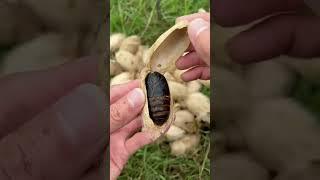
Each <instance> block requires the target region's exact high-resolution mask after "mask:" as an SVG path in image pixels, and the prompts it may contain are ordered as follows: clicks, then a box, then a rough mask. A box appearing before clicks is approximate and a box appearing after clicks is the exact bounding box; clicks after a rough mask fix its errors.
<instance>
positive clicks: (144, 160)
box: [119, 131, 210, 180]
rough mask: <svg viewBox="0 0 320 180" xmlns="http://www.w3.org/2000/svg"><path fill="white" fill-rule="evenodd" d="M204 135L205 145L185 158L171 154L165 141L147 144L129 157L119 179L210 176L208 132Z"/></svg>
mask: <svg viewBox="0 0 320 180" xmlns="http://www.w3.org/2000/svg"><path fill="white" fill-rule="evenodd" d="M201 134H202V136H201V144H202V146H199V147H198V148H197V149H195V151H194V152H192V153H190V154H186V155H185V156H182V157H175V156H172V155H170V147H169V145H168V144H166V143H160V144H153V145H149V146H146V147H145V148H143V149H141V150H140V151H138V152H137V153H136V154H135V155H134V156H133V157H131V158H130V161H129V163H128V164H127V166H126V168H125V169H124V170H123V172H122V175H121V176H120V178H119V179H120V180H125V179H152V180H158V179H159V180H162V179H186V180H188V179H190V180H191V179H210V170H209V168H210V161H209V159H208V154H209V150H210V139H209V132H208V131H203V132H202V133H201Z"/></svg>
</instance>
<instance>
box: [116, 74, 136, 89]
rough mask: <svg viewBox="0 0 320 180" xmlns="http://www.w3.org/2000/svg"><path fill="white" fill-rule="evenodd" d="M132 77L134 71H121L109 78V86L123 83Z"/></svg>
mask: <svg viewBox="0 0 320 180" xmlns="http://www.w3.org/2000/svg"><path fill="white" fill-rule="evenodd" d="M133 79H134V73H130V72H122V73H120V74H118V75H116V76H115V77H113V78H112V79H111V81H110V86H113V85H118V84H124V83H127V82H129V81H131V80H133Z"/></svg>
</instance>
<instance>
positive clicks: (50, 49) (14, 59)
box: [1, 33, 69, 75]
mask: <svg viewBox="0 0 320 180" xmlns="http://www.w3.org/2000/svg"><path fill="white" fill-rule="evenodd" d="M64 43H65V42H64V39H63V37H62V36H61V35H59V34H56V33H49V34H43V35H41V36H39V37H37V38H35V39H33V40H30V41H27V42H25V43H23V44H21V45H19V46H17V47H16V48H14V49H13V50H12V51H10V52H9V53H8V54H7V55H6V56H5V57H4V59H3V65H2V67H1V74H2V75H5V74H11V73H15V72H26V71H35V70H43V69H47V68H49V67H54V66H58V65H60V64H62V63H65V62H67V61H68V60H69V59H67V58H65V57H64V56H63V45H64Z"/></svg>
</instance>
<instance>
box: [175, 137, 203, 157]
mask: <svg viewBox="0 0 320 180" xmlns="http://www.w3.org/2000/svg"><path fill="white" fill-rule="evenodd" d="M199 143H200V135H198V134H188V135H186V136H184V137H183V138H181V139H179V140H177V141H174V142H172V143H171V144H170V148H171V154H173V155H175V156H181V155H184V154H186V153H188V152H190V151H192V150H193V149H195V148H196V147H197V146H198V145H199Z"/></svg>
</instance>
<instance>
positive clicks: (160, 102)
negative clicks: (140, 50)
mask: <svg viewBox="0 0 320 180" xmlns="http://www.w3.org/2000/svg"><path fill="white" fill-rule="evenodd" d="M145 83H146V90H147V99H148V109H149V116H150V118H151V119H152V121H153V123H154V124H156V125H158V126H161V125H163V124H164V123H165V122H166V121H167V120H168V118H169V115H170V90H169V85H168V82H167V80H166V78H165V77H164V76H163V75H162V74H160V73H158V72H151V73H149V74H148V75H147V77H146V79H145Z"/></svg>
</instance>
